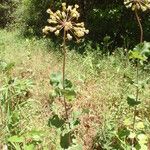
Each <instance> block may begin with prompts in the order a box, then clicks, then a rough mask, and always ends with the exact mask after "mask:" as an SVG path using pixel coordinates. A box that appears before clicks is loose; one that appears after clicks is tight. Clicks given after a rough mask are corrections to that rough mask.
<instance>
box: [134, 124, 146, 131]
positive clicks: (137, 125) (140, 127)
mask: <svg viewBox="0 0 150 150" xmlns="http://www.w3.org/2000/svg"><path fill="white" fill-rule="evenodd" d="M135 128H136V129H138V130H140V129H144V128H145V126H144V123H143V122H138V123H136V124H135Z"/></svg>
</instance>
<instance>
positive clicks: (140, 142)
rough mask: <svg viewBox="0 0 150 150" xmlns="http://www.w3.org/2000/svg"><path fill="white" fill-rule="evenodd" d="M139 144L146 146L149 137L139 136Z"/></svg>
mask: <svg viewBox="0 0 150 150" xmlns="http://www.w3.org/2000/svg"><path fill="white" fill-rule="evenodd" d="M137 138H138V142H139V144H146V143H147V142H148V137H147V135H145V134H139V135H138V136H137Z"/></svg>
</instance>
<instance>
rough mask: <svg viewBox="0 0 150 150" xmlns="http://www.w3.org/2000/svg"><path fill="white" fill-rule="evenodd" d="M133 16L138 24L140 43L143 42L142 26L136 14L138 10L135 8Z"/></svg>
mask: <svg viewBox="0 0 150 150" xmlns="http://www.w3.org/2000/svg"><path fill="white" fill-rule="evenodd" d="M135 16H136V19H137V22H138V26H139V28H140V43H142V42H143V27H142V24H141V21H140V18H139V16H138V12H137V10H136V9H135Z"/></svg>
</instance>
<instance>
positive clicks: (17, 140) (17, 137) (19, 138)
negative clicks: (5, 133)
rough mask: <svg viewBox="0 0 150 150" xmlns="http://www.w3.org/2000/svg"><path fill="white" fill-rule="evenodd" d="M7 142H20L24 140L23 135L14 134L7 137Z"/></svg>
mask: <svg viewBox="0 0 150 150" xmlns="http://www.w3.org/2000/svg"><path fill="white" fill-rule="evenodd" d="M8 142H11V143H22V142H24V138H23V137H19V136H18V135H14V136H11V137H9V138H8Z"/></svg>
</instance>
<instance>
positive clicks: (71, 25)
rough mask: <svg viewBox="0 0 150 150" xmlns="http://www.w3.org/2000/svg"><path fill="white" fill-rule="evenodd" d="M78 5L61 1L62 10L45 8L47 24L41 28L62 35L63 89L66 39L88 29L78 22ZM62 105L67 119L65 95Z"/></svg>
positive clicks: (44, 31) (80, 35)
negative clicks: (47, 17)
mask: <svg viewBox="0 0 150 150" xmlns="http://www.w3.org/2000/svg"><path fill="white" fill-rule="evenodd" d="M78 8H79V6H78V5H77V4H75V5H74V6H66V3H62V10H61V11H60V10H57V11H56V12H53V11H52V10H51V9H48V10H47V13H48V14H49V15H50V17H49V19H48V20H47V21H48V23H49V25H48V26H45V27H44V29H43V33H45V34H48V33H49V32H53V33H54V34H55V35H56V36H59V35H62V37H63V42H62V50H63V67H62V77H63V79H62V84H63V90H65V68H66V55H67V52H66V41H67V40H69V41H70V40H72V39H73V38H75V39H76V40H79V39H80V38H82V37H84V35H85V34H88V33H89V30H87V29H85V27H84V22H80V23H78V22H77V21H78V18H79V17H80V13H79V12H78V10H77V9H78ZM63 100H64V107H65V113H66V116H65V117H66V120H68V112H67V103H66V99H65V96H64V98H63Z"/></svg>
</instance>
